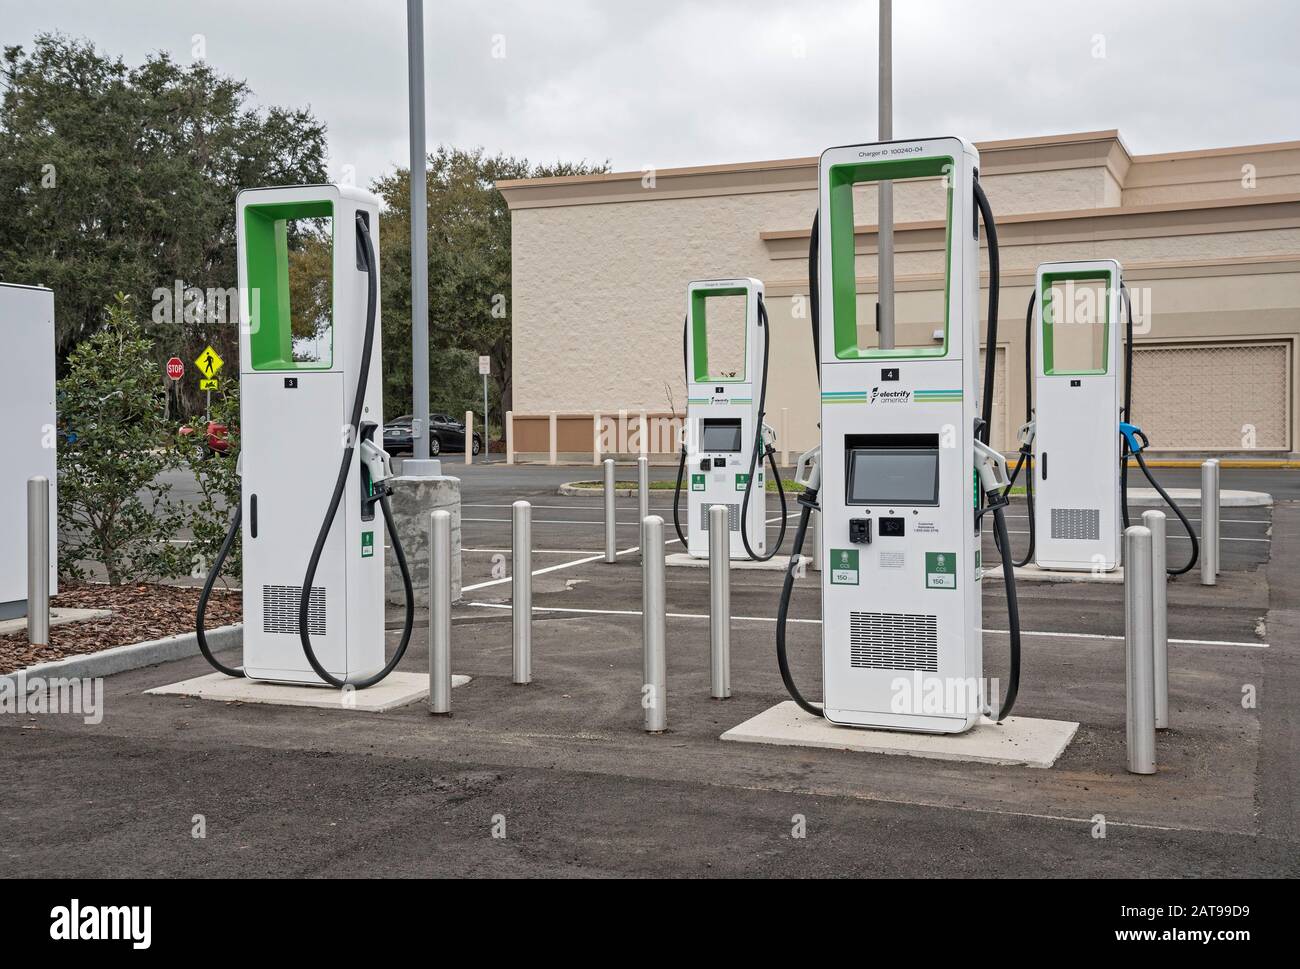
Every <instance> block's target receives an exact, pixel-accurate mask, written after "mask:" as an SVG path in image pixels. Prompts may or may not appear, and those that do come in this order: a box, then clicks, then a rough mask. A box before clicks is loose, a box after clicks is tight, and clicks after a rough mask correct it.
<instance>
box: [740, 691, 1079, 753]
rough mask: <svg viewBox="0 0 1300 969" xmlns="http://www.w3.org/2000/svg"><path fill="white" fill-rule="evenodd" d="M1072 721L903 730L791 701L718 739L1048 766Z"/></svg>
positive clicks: (1016, 720)
mask: <svg viewBox="0 0 1300 969" xmlns="http://www.w3.org/2000/svg"><path fill="white" fill-rule="evenodd" d="M1078 729H1079V725H1078V724H1077V723H1070V722H1068V721H1064V720H1038V719H1034V718H1031V717H1008V718H1007V719H1006V721H1005V722H1003V723H1002V724H1001V725H998V724H996V723H994V722H993V721H991V720H988V719H983V720H981V721H980V722H979V723H978V724H977V725H976V726H974V727H972V728H971V729H970V730H968V731H966V732H965V733H962V734H925V733H905V732H902V731H893V730H865V729H861V728H858V727H838V726H836V725H835V724H833V723H830V722H829V721H827V720H825V719H823V718H822V717H815V716H813V715H812V714H810V713H806V712H804V711H803V710H801V709H800V708H799V706H798V705H797V704H796V703H795V702H794V701H793V700H786V701H785V702H784V703H778V704H777V705H776V706H774V707H772V708H771V709H768V710H765V711H763V712H762V713H760V714H759V715H758V716H756V717H752V718H750V719H749V720H746V721H745V722H744V723H742V724H740V725H739V726H736V727H732V728H731V729H730V730H728V731H727V732H726V733H724V734H723V735H722V737H721V739H722V740H733V741H737V742H739V743H748V744H771V745H774V746H778V747H818V748H822V749H828V750H847V751H854V752H857V753H866V754H901V755H904V756H907V757H925V758H930V759H932V760H960V761H968V762H971V763H977V764H1003V765H1008V766H1024V767H1051V766H1052V765H1053V764H1055V763H1056V760H1057V758H1058V757H1060V756H1061V754H1063V753H1064V752H1065V748H1066V747H1067V746H1069V743H1070V741H1071V740H1072V739H1073V738H1074V735H1075V732H1076V731H1077V730H1078Z"/></svg>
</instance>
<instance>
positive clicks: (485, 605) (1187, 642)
mask: <svg viewBox="0 0 1300 969" xmlns="http://www.w3.org/2000/svg"><path fill="white" fill-rule="evenodd" d="M534 574H535V573H534ZM465 605H467V606H473V607H476V608H479V609H510V608H512V606H511V605H510V603H508V602H467V603H465ZM533 612H563V613H573V614H577V615H590V616H640V615H641V610H640V609H573V608H564V607H561V606H534V607H533ZM664 615H665V616H666V617H667V618H669V619H703V620H707V619H708V618H709V616H707V615H702V614H700V613H694V612H667V613H664ZM731 618H732V620H734V621H735V622H776V618H775V617H774V616H732V617H731ZM786 621H787V622H791V623H800V624H804V625H811V626H820V625H821V624H822V621H821V620H820V619H787V620H786ZM984 632H986V633H991V634H993V635H995V636H1009V635H1011V633H1010V631H1009V630H1006V629H985V630H984ZM1020 635H1021V636H1022V637H1033V638H1035V639H1104V640H1110V641H1118V642H1123V641H1124V637H1123V636H1112V635H1108V634H1105V633H1060V632H1043V631H1038V630H1031V629H1022V630H1021V631H1020ZM1169 643H1170V645H1173V646H1248V647H1250V648H1252V649H1268V643H1247V642H1233V641H1232V640H1225V639H1171V640H1169Z"/></svg>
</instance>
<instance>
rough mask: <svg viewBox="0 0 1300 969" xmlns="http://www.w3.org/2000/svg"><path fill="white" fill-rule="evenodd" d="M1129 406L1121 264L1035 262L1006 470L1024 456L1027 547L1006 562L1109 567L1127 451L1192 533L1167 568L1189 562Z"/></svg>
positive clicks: (1192, 560) (1124, 495)
mask: <svg viewBox="0 0 1300 969" xmlns="http://www.w3.org/2000/svg"><path fill="white" fill-rule="evenodd" d="M1121 327H1123V334H1124V336H1123V338H1122V339H1121V335H1120V334H1121ZM1030 347H1033V348H1034V349H1032V350H1031V349H1030ZM1121 371H1122V377H1121ZM1132 411H1133V307H1132V303H1131V301H1130V298H1129V291H1128V287H1127V286H1126V285H1125V283H1124V271H1123V268H1122V267H1121V266H1120V264H1119V262H1118V261H1116V260H1114V259H1089V260H1075V261H1067V262H1052V263H1043V264H1042V265H1040V266H1039V267H1038V269H1037V271H1036V273H1035V277H1034V292H1033V294H1032V295H1031V296H1030V298H1029V308H1028V310H1027V311H1026V313H1025V413H1026V415H1027V416H1028V417H1029V419H1028V420H1027V421H1026V423H1025V424H1024V426H1022V427H1021V429H1020V442H1021V443H1020V457H1019V460H1017V462H1016V465H1015V467H1014V468H1013V469H1012V471H1011V475H1010V480H1011V483H1012V484H1014V483H1015V481H1016V480H1017V479H1018V478H1019V476H1020V473H1021V469H1022V468H1023V467H1024V466H1025V464H1026V461H1027V459H1029V458H1030V457H1032V458H1033V473H1027V474H1026V475H1025V495H1026V500H1027V503H1028V506H1029V548H1028V550H1027V551H1026V552H1025V555H1024V558H1022V559H1020V560H1019V561H1015V562H1013V563H1012V564H1013V565H1014V566H1015V567H1017V568H1022V567H1024V566H1026V565H1028V564H1029V563H1030V562H1032V563H1033V564H1034V565H1035V566H1036V567H1037V568H1039V569H1043V570H1047V571H1053V570H1055V571H1075V572H1088V573H1090V574H1092V575H1095V576H1100V575H1104V574H1106V573H1108V572H1113V571H1115V570H1116V569H1117V568H1118V567H1119V566H1120V565H1121V564H1122V561H1121V559H1122V550H1123V540H1122V533H1123V529H1125V528H1127V527H1128V524H1129V516H1128V457H1129V455H1130V454H1131V455H1132V456H1133V457H1134V459H1135V460H1136V461H1137V463H1138V467H1139V469H1140V470H1141V471H1142V473H1143V475H1145V476H1146V479H1147V481H1148V482H1150V484H1151V486H1152V488H1154V489H1155V491H1156V492H1157V493H1158V494H1159V495H1160V497H1161V498H1162V499H1163V500H1164V502H1165V504H1167V505H1168V506H1169V508H1170V509H1171V510H1172V511H1173V512H1174V514H1175V515H1176V516H1177V517H1178V519H1179V520H1180V521H1181V522H1182V525H1183V528H1184V529H1185V530H1186V532H1187V536H1188V538H1189V540H1190V541H1191V555H1190V557H1189V559H1188V561H1187V563H1186V564H1185V565H1182V566H1180V567H1177V568H1170V569H1168V572H1169V574H1170V575H1175V576H1177V575H1182V574H1183V573H1184V572H1188V571H1190V570H1191V569H1192V568H1194V567H1195V565H1196V562H1197V560H1198V558H1199V555H1200V543H1199V541H1198V539H1197V535H1196V532H1195V531H1194V530H1193V529H1192V525H1191V522H1190V521H1188V518H1187V515H1186V514H1185V513H1184V512H1183V510H1182V509H1181V508H1180V507H1179V506H1178V504H1177V503H1176V502H1175V501H1174V500H1173V499H1172V498H1171V497H1170V496H1169V493H1168V492H1167V491H1165V489H1164V488H1163V487H1162V486H1161V485H1160V482H1159V481H1157V480H1156V478H1155V476H1154V475H1153V474H1152V473H1151V469H1150V468H1149V467H1148V466H1147V463H1146V459H1145V458H1143V456H1142V452H1143V451H1144V450H1145V449H1146V448H1147V447H1148V446H1149V444H1150V441H1149V440H1148V439H1147V436H1146V434H1145V433H1143V431H1142V429H1141V428H1140V427H1138V426H1137V425H1136V424H1135V423H1134V418H1133V416H1132ZM1116 431H1118V435H1119V439H1118V440H1117V439H1116ZM1006 491H1007V492H1009V491H1010V486H1008V488H1007V489H1006Z"/></svg>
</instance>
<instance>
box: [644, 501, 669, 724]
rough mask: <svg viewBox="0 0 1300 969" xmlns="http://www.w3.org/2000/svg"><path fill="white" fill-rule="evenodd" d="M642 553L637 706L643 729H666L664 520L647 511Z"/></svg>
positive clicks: (666, 673) (666, 670) (666, 672)
mask: <svg viewBox="0 0 1300 969" xmlns="http://www.w3.org/2000/svg"><path fill="white" fill-rule="evenodd" d="M641 533H642V535H644V536H645V541H646V546H645V549H646V555H645V560H644V561H643V562H642V564H641V641H642V645H643V648H644V650H645V665H644V668H643V673H644V674H645V683H644V684H643V685H642V687H641V706H642V708H643V709H644V710H645V729H646V732H647V733H662V732H663V731H665V730H667V729H668V696H667V693H666V690H667V684H668V663H667V658H666V656H665V654H664V610H665V608H666V603H665V597H664V520H663V519H662V518H660V517H659V516H658V515H650V516H648V517H647V518H646V520H645V521H644V522H642V524H641Z"/></svg>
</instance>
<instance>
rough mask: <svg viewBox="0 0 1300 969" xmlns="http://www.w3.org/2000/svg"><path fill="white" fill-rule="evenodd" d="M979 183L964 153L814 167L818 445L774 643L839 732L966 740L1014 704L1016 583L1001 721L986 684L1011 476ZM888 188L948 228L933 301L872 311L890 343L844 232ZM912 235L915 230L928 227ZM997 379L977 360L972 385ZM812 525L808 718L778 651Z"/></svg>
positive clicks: (994, 277)
mask: <svg viewBox="0 0 1300 969" xmlns="http://www.w3.org/2000/svg"><path fill="white" fill-rule="evenodd" d="M978 173H979V153H978V152H977V151H976V150H975V147H974V146H973V145H971V144H970V143H969V142H968V141H966V140H965V139H961V138H932V139H923V140H919V141H894V142H884V143H880V144H870V145H849V146H846V147H841V148H831V149H828V150H827V151H826V152H824V153H823V154H822V156H821V161H820V165H819V168H818V184H819V205H818V214H817V221H816V222H815V223H814V228H813V246H814V249H813V252H812V253H810V259H809V275H810V287H811V290H812V292H814V293H816V295H817V299H816V301H815V302H814V303H813V320H814V326H813V332H814V335H815V337H814V339H815V342H816V357H817V363H818V377H819V380H820V382H821V431H822V442H821V446H820V447H818V448H816V449H814V450H813V451H810V452H808V453H807V454H805V455H804V456H803V457H802V458H800V462H799V463H800V467H799V471H798V473H797V475H796V481H799V482H801V483H803V484H804V485H805V490H804V492H803V494H802V495H800V498H799V502H800V504H801V505H802V506H803V509H802V511H801V513H800V520H799V527H798V530H797V532H796V534H795V542H794V553H795V554H793V555H792V556H791V559H790V565H789V567H788V568H787V570H786V579H785V585H784V587H783V589H782V592H781V604H780V608H779V610H778V612H777V623H776V640H777V661H778V664H779V666H780V669H781V676H782V679H783V681H784V682H785V686H786V689H787V690H788V691H789V693H790V695H791V697H792V698H793V699H794V700H795V702H796V703H797V704H798V706H799V707H801V708H802V709H803V710H804V711H805V712H806V713H810V714H815V715H819V716H822V717H825V719H826V720H828V721H830V722H831V723H834V724H841V725H847V726H855V727H871V728H877V729H884V730H904V731H917V732H923V733H940V734H951V733H962V732H963V731H966V730H968V729H970V728H971V727H973V726H974V725H975V724H976V723H978V722H980V719H981V717H982V716H983V715H984V714H986V713H988V714H996V716H997V719H998V720H1005V718H1006V717H1007V716H1008V715H1009V714H1010V711H1011V708H1012V706H1013V705H1014V703H1015V697H1016V691H1017V689H1018V685H1019V675H1020V672H1019V671H1020V620H1019V606H1018V604H1017V599H1016V591H1015V577H1014V575H1012V576H1009V577H1008V578H1007V580H1006V582H1005V587H1006V593H1007V608H1008V625H1009V627H1010V645H1011V677H1010V681H1009V684H1008V685H1007V686H1006V688H1005V691H1004V692H1003V698H1002V701H1001V703H1000V704H999V705H998V706H997V708H996V709H995V708H994V706H993V693H994V692H995V691H993V690H991V689H989V685H988V684H987V683H986V682H985V679H984V640H983V623H982V617H983V603H982V591H983V583H982V581H981V579H982V575H983V572H982V566H983V563H982V561H981V529H982V523H983V521H984V517H985V514H986V513H989V512H991V513H992V517H993V521H994V523H995V529H996V534H997V535H998V537H999V539H1000V545H1001V548H1002V549H1003V551H1002V555H1003V561H1004V563H1008V562H1009V552H1008V551H1007V548H1008V546H1009V545H1010V542H1009V540H1008V538H1007V529H1006V517H1005V508H1006V506H1007V498H1006V495H1005V491H1006V489H1007V488H1008V486H1009V480H1008V477H1007V469H1006V462H1005V461H1004V460H1003V458H1002V455H1000V454H998V453H997V452H996V451H994V450H993V449H992V448H991V447H990V446H989V444H988V440H987V436H988V428H989V425H990V416H991V411H992V402H993V397H994V395H993V387H992V385H991V383H989V384H987V385H985V386H981V381H980V379H979V375H978V372H977V371H978V366H979V359H980V306H979V243H980V230H979V227H980V225H981V224H982V225H983V226H984V229H985V232H986V234H987V235H988V244H989V267H990V282H989V299H990V313H989V317H990V323H989V333H988V341H989V344H990V345H996V341H997V324H996V320H997V314H996V312H995V311H994V307H995V306H996V301H997V293H998V288H999V283H998V247H997V233H996V225H995V223H994V220H993V213H992V209H991V207H990V206H989V203H988V199H987V198H986V197H985V195H984V191H983V188H982V187H981V186H980V185H979V180H978ZM885 185H888V186H889V188H888V190H889V192H890V193H891V194H897V195H898V197H900V198H905V199H906V200H907V201H908V204H909V205H912V206H914V207H915V206H918V205H921V204H928V205H929V206H932V207H933V210H934V211H936V212H942V213H943V228H942V233H943V234H942V236H941V237H939V236H938V235H937V231H936V233H935V234H934V235H933V236H932V237H931V238H930V239H927V240H926V241H925V242H924V243H918V244H920V245H923V246H924V247H925V248H927V249H929V250H930V253H931V258H932V259H933V260H934V262H935V263H936V264H937V266H939V267H941V269H940V271H941V273H942V280H943V282H942V286H941V290H942V292H941V293H933V292H931V293H928V294H927V295H926V297H925V298H919V299H916V300H913V301H910V302H908V303H907V305H906V312H905V313H904V312H901V311H902V310H903V308H904V306H903V303H902V301H901V300H900V301H898V302H897V303H895V304H893V305H890V306H888V307H885V311H886V312H888V313H889V316H890V318H891V319H894V318H895V316H896V315H897V316H900V317H902V319H897V320H896V322H897V324H898V327H897V332H898V333H900V334H902V335H903V339H902V340H901V341H900V340H899V339H898V338H897V337H891V336H887V335H885V334H883V333H882V331H881V329H880V328H879V321H880V319H881V309H882V306H881V302H880V301H881V299H882V298H885V297H881V296H879V295H877V296H876V297H875V299H874V300H873V298H872V295H871V293H870V289H869V287H870V285H871V284H870V282H867V284H866V287H863V285H862V283H861V280H862V279H863V278H864V277H865V278H866V279H867V280H868V281H869V280H871V278H872V273H871V272H870V271H868V272H866V273H862V272H861V269H862V267H860V266H859V255H860V254H861V253H864V252H865V253H868V254H870V253H871V250H870V248H869V246H870V243H868V242H866V241H864V240H861V239H859V225H860V224H870V223H871V220H870V218H869V217H867V218H856V217H855V208H856V207H858V206H860V205H861V204H862V203H864V202H867V203H869V202H871V201H873V200H875V199H878V198H879V197H880V194H881V193H882V191H883V188H884V186H885ZM857 214H858V215H861V212H858V213H857ZM919 224H921V225H924V226H926V227H927V230H928V229H929V227H930V225H931V222H930V220H929V219H926V220H924V221H923V222H921V223H919ZM936 230H937V227H936ZM891 231H892V227H891ZM876 257H877V258H876V260H875V261H876V266H875V269H876V273H875V277H876V280H877V283H878V282H879V280H880V279H883V278H884V277H885V276H886V275H887V274H888V275H894V274H895V264H894V262H893V260H892V259H889V260H886V259H884V258H881V257H880V256H879V250H878V249H877V253H876ZM869 268H870V267H868V269H869ZM894 282H897V279H896V278H895V279H894ZM860 290H864V291H860ZM882 290H884V291H886V292H890V291H892V292H895V293H898V292H900V289H899V287H897V286H894V287H888V288H886V287H878V288H877V290H876V292H877V293H880V292H881V291H882ZM873 302H874V304H875V305H874V307H873ZM873 309H874V310H875V312H874V314H873V312H872V310H873ZM896 309H898V310H900V312H899V313H898V314H895V312H894V311H895V310H896ZM873 316H874V319H873ZM890 332H891V333H892V332H894V331H893V329H892V328H891V331H890ZM991 359H992V358H991V357H990V358H989V360H991ZM993 373H994V371H993V368H992V367H990V366H988V361H986V369H985V377H984V380H985V381H986V382H987V381H991V380H992V377H993ZM981 391H982V394H981ZM981 397H982V400H981ZM815 512H816V513H820V515H821V518H822V522H821V545H820V549H819V550H818V554H819V555H820V557H821V558H820V564H821V572H820V577H821V604H822V608H821V616H822V623H821V640H822V643H821V645H822V688H823V690H824V696H825V700H824V702H823V703H822V705H821V706H816V705H814V704H813V703H811V702H810V701H808V700H806V699H805V698H804V697H803V696H802V694H801V693H800V692H799V690H798V688H797V686H796V685H795V683H794V679H793V676H792V674H791V671H790V665H789V660H788V656H787V644H786V624H787V620H788V614H789V607H790V600H791V593H792V590H793V587H794V580H795V577H796V575H797V574H798V573H799V568H800V565H801V558H802V557H801V556H800V554H799V553H800V551H801V550H802V548H803V543H804V539H805V537H806V535H807V530H808V524H809V520H810V517H811V515H812V514H813V513H815ZM1006 571H1008V572H1009V571H1010V569H1009V567H1007V569H1006Z"/></svg>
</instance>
